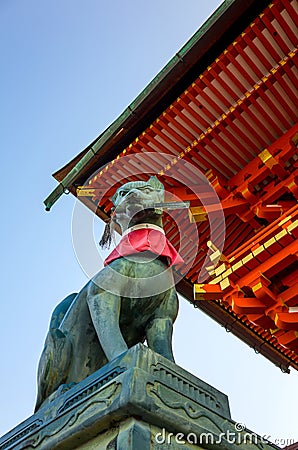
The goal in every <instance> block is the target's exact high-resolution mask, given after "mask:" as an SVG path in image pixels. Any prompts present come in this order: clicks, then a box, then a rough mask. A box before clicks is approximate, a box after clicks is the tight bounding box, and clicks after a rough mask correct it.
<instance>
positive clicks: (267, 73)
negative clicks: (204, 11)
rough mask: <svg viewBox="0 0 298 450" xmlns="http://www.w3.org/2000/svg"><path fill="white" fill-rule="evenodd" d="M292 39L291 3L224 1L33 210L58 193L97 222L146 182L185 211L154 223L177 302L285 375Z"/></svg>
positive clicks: (292, 245) (294, 175)
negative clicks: (174, 258)
mask: <svg viewBox="0 0 298 450" xmlns="http://www.w3.org/2000/svg"><path fill="white" fill-rule="evenodd" d="M297 37H298V32H297V3H296V2H295V1H294V0H292V1H289V0H274V1H272V2H270V1H267V0H258V1H256V0H249V1H246V2H243V1H241V0H232V1H225V2H223V4H222V5H221V6H220V7H219V8H218V9H217V10H216V11H215V12H214V14H213V15H212V16H211V17H210V19H209V20H208V21H207V22H206V23H205V24H204V25H203V26H202V27H201V28H200V29H199V30H198V31H197V33H196V34H195V35H194V36H193V37H192V38H191V39H190V40H189V42H187V43H186V44H185V46H184V47H183V48H182V49H181V50H180V51H179V52H177V54H176V55H175V56H174V57H173V58H172V60H171V61H170V62H169V63H168V64H167V65H166V66H165V67H164V69H163V70H162V71H161V72H160V73H159V74H158V75H157V76H156V77H155V79H154V80H153V81H152V82H151V83H150V84H149V85H148V86H147V87H146V88H145V89H144V90H143V92H141V94H140V95H139V96H138V97H137V98H136V99H135V100H134V101H133V102H132V103H131V105H129V106H128V107H127V109H126V110H125V111H124V112H123V113H122V114H121V115H120V117H118V119H117V120H115V122H114V123H112V125H111V126H110V127H109V128H108V129H107V130H106V131H105V132H103V133H102V134H101V135H100V136H98V138H97V139H95V140H94V141H93V142H92V143H91V144H90V145H88V147H87V148H86V149H85V150H83V151H82V152H81V153H80V154H79V155H78V156H76V157H75V158H74V159H73V160H72V161H71V162H69V163H68V164H67V165H66V166H65V167H63V168H62V169H61V170H59V171H58V172H56V173H55V174H54V177H55V178H56V179H57V181H58V182H59V185H58V186H57V188H56V189H55V191H54V192H53V193H52V194H51V195H50V196H49V197H48V199H47V200H46V201H45V204H46V208H47V209H50V208H51V206H52V205H53V204H54V203H55V201H56V200H57V199H58V198H59V197H60V195H62V193H63V192H65V190H69V191H70V192H71V193H72V194H73V195H75V196H77V197H78V198H79V199H80V200H81V201H82V202H83V203H84V204H86V205H87V206H88V207H89V208H90V209H92V211H95V213H96V214H97V215H98V216H99V217H100V218H101V219H103V220H107V219H108V218H109V216H110V213H111V207H112V203H111V200H110V197H111V195H112V193H113V192H114V191H115V188H116V187H118V186H119V185H120V184H121V183H123V182H124V181H133V180H141V179H147V178H148V174H156V175H158V177H159V179H160V181H162V182H163V183H164V185H165V188H166V192H167V199H168V201H173V199H174V200H176V201H177V200H178V201H183V202H189V217H188V219H187V220H186V216H185V211H182V210H181V211H180V212H176V214H175V217H174V216H173V214H168V215H167V216H166V220H165V230H166V235H167V237H168V238H169V239H170V241H171V243H172V244H173V245H174V246H175V247H176V248H177V249H178V248H179V249H180V253H181V255H182V257H183V258H184V261H185V265H184V266H183V267H181V268H178V269H177V276H178V282H177V289H178V291H179V293H180V294H181V295H183V296H184V297H186V298H187V299H188V300H189V301H190V302H192V303H193V304H194V305H195V306H197V307H198V308H200V309H201V310H203V311H204V312H205V313H207V314H208V315H209V316H211V317H212V318H213V319H214V320H216V321H217V322H218V323H219V324H221V325H223V326H224V327H226V329H227V330H228V331H230V332H232V333H233V334H235V335H236V336H237V337H239V338H240V339H242V340H243V341H244V342H246V343H247V344H248V345H249V346H251V347H253V348H254V349H255V351H256V352H260V353H261V354H263V355H264V356H265V357H266V358H268V359H269V360H270V361H272V362H273V363H274V364H276V365H278V366H279V367H280V368H281V369H282V370H283V371H289V367H290V366H292V367H294V368H296V369H297V368H298V281H297V280H298V265H297V254H298V253H297V252H298V243H297V237H298V206H297V199H298V161H297V160H298V153H297V141H298V124H297V105H298V101H297V85H298V83H297ZM138 164H139V165H141V166H142V169H143V170H144V167H145V168H146V173H143V172H142V170H140V171H139V172H136V165H138ZM177 173H178V174H179V177H177ZM178 178H179V179H178ZM224 234H225V236H224ZM211 235H212V236H211ZM194 249H196V253H195V254H194ZM206 255H207V258H206Z"/></svg>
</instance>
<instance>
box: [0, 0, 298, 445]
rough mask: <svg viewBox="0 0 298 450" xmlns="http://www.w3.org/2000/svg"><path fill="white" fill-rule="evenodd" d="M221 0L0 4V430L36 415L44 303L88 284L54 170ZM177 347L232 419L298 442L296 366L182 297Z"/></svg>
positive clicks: (69, 202)
mask: <svg viewBox="0 0 298 450" xmlns="http://www.w3.org/2000/svg"><path fill="white" fill-rule="evenodd" d="M219 4H220V1H218V0H209V1H208V2H205V1H198V0H183V1H182V0H152V1H151V2H148V1H145V0H130V1H128V2H124V1H120V0H114V1H108V0H106V1H104V0H86V1H84V2H81V1H78V0H43V1H40V0H26V2H24V1H21V0H1V2H0V48H1V63H2V65H1V66H2V67H1V72H0V81H1V84H0V86H1V103H0V105H1V125H0V128H1V141H2V143H1V144H2V149H1V158H2V161H1V168H2V170H1V172H2V213H1V226H2V231H1V235H0V237H1V252H2V258H1V264H2V268H1V275H2V283H1V284H2V299H1V315H0V321H1V323H0V348H1V371H0V405H1V410H0V434H3V433H4V432H6V431H8V430H9V429H11V428H12V427H13V426H15V425H17V424H18V423H19V422H21V421H22V420H24V419H26V418H27V417H28V416H30V415H31V414H32V410H33V407H34V403H35V395H36V381H35V380H36V370H37V364H38V360H39V356H40V353H41V351H42V347H43V342H44V338H45V335H46V332H47V327H48V323H49V319H50V315H51V311H52V310H53V308H54V307H55V305H56V304H57V303H58V301H60V300H61V299H62V298H64V297H65V296H66V295H67V294H69V293H71V292H75V291H77V290H78V289H80V288H81V287H82V286H83V285H84V284H85V283H86V280H87V279H86V276H85V275H84V273H83V271H82V270H81V268H80V265H79V264H78V262H77V260H76V257H75V253H74V250H73V247H72V238H71V219H72V210H73V207H74V203H75V202H74V198H72V197H71V196H68V197H67V196H63V198H61V199H60V200H59V201H58V203H57V204H56V205H55V206H54V207H53V209H52V211H51V212H50V213H46V212H45V211H44V208H43V203H42V202H43V200H44V198H45V197H46V196H47V195H48V194H49V193H50V191H51V190H52V189H53V188H54V187H55V185H56V183H55V181H54V179H53V178H52V177H51V173H53V172H54V171H55V170H57V169H58V168H59V167H61V166H62V165H64V164H65V163H66V162H68V161H69V160H70V159H72V157H73V156H75V155H76V154H77V153H79V152H80V151H81V150H82V149H83V148H85V147H86V146H87V144H88V143H89V142H90V141H92V140H93V139H94V138H95V137H96V136H97V135H99V134H100V133H101V132H102V131H103V130H104V129H105V128H107V127H108V126H109V125H110V124H111V122H112V121H114V120H115V119H116V118H117V117H118V115H119V114H120V113H121V112H122V110H123V109H124V108H125V107H126V106H128V104H129V103H130V102H131V101H133V100H134V99H135V97H136V96H137V95H138V94H139V92H140V91H141V90H142V89H143V88H144V87H145V86H146V85H147V84H148V82H149V81H150V80H151V79H152V78H154V76H155V75H156V74H157V73H158V72H159V71H160V70H161V69H162V67H163V66H164V65H165V64H166V63H167V62H168V61H169V60H170V58H171V57H172V56H173V55H174V54H175V53H176V52H177V51H178V50H179V49H180V48H181V47H182V45H184V44H185V42H186V41H187V40H188V38H189V37H190V36H191V35H192V34H193V33H194V32H195V31H196V30H197V29H198V28H199V26H200V25H201V24H202V23H203V22H204V21H205V20H206V19H207V18H208V16H209V15H210V14H211V13H212V12H213V10H214V9H215V8H216V7H217V6H218V5H219ZM99 228H100V227H99ZM98 237H99V236H98ZM174 351H175V356H176V362H177V363H178V364H179V365H181V366H182V367H184V368H185V369H187V370H189V371H190V372H192V373H194V374H195V375H197V376H198V377H199V378H202V379H203V380H205V381H206V382H208V383H209V384H212V385H213V386H214V387H216V388H217V389H219V390H221V391H223V392H224V393H226V394H227V395H228V396H229V400H230V407H231V411H232V417H233V419H234V420H236V421H239V422H244V423H245V424H246V425H247V427H249V428H250V429H252V430H253V431H255V432H258V433H260V434H261V435H264V434H266V435H267V436H269V435H270V436H271V438H272V439H286V438H289V439H290V438H293V439H296V440H298V434H297V433H298V431H297V427H295V423H294V419H295V417H296V415H297V401H298V394H297V392H298V390H297V373H296V372H295V371H293V370H292V371H291V375H285V374H282V373H281V372H280V370H279V369H278V368H276V367H275V366H274V365H272V364H271V363H269V362H268V361H267V360H265V359H264V358H263V357H262V356H261V355H256V354H255V353H254V351H253V350H252V349H250V348H248V347H247V346H246V345H245V344H243V343H242V342H241V341H239V340H238V339H236V338H234V337H233V336H232V335H231V334H228V333H226V332H225V330H224V329H223V328H221V327H220V326H219V325H217V324H216V323H215V322H213V321H212V320H211V319H209V317H207V316H205V315H204V314H203V313H201V312H200V311H199V310H197V309H196V310H195V309H194V308H193V307H192V306H191V305H189V304H188V303H187V302H186V301H185V300H183V299H181V304H180V314H179V318H178V320H177V322H176V327H175V336H174Z"/></svg>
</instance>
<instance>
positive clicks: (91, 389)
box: [0, 344, 278, 450]
mask: <svg viewBox="0 0 298 450" xmlns="http://www.w3.org/2000/svg"><path fill="white" fill-rule="evenodd" d="M237 428H239V425H236V428H235V422H234V421H233V420H232V419H231V415H230V409H229V402H228V398H227V396H226V395H224V394H222V393H221V392H219V391H217V390H216V389H214V388H213V387H212V386H209V385H208V384H207V383H205V382H203V381H202V380H200V379H198V378H196V377H195V376H193V375H192V374H190V373H188V372H187V371H185V370H184V369H182V368H181V367H179V366H177V365H176V364H173V363H172V362H170V361H168V360H167V359H165V358H163V357H162V356H160V355H158V354H157V353H154V352H152V351H151V350H149V349H148V348H147V347H146V346H144V345H142V344H138V345H136V346H135V347H133V348H131V349H130V350H128V351H127V352H126V353H124V354H123V355H121V356H120V357H118V358H117V359H115V360H114V361H112V362H111V363H109V364H107V365H106V366H105V367H103V368H102V369H100V370H98V371H97V372H95V373H94V374H93V375H91V376H90V377H88V378H86V379H85V380H84V381H82V382H81V383H79V384H77V385H75V386H74V387H73V388H71V389H69V390H68V391H67V392H65V393H64V394H61V395H60V396H59V397H58V398H56V399H55V400H53V401H52V402H51V403H50V404H48V405H45V406H44V407H42V408H41V409H40V410H39V411H38V412H37V413H36V414H34V415H33V416H31V417H29V418H28V419H27V420H25V421H24V422H23V423H21V424H20V425H18V426H17V427H16V428H14V429H13V430H12V431H10V432H9V433H7V434H6V435H4V436H3V437H2V438H1V439H0V450H9V449H10V450H11V449H14V450H21V449H22V450H25V449H26V450H32V449H42V450H53V449H57V450H58V449H69V450H73V449H81V450H87V449H88V450H91V449H92V450H93V449H94V450H95V449H99V450H105V449H109V450H111V449H117V450H130V449H133V450H149V449H150V450H152V449H177V450H178V449H179V450H182V449H194V448H196V449H200V448H214V449H223V448H226V449H236V448H237V449H245V450H250V449H257V448H262V449H273V448H278V447H276V446H273V445H272V444H268V443H264V442H262V439H261V437H259V436H257V435H256V434H255V433H252V432H251V431H249V430H240V431H239V432H238V430H237ZM240 428H241V427H240Z"/></svg>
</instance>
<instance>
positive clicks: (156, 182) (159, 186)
mask: <svg viewBox="0 0 298 450" xmlns="http://www.w3.org/2000/svg"><path fill="white" fill-rule="evenodd" d="M148 184H150V186H152V187H153V188H154V189H157V190H159V191H160V190H164V185H163V184H162V183H161V182H160V181H159V179H158V178H157V177H156V176H155V175H154V176H152V177H150V178H149V180H148Z"/></svg>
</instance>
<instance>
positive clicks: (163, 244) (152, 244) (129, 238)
mask: <svg viewBox="0 0 298 450" xmlns="http://www.w3.org/2000/svg"><path fill="white" fill-rule="evenodd" d="M137 227H138V226H137ZM137 227H135V228H137ZM144 251H150V252H152V253H154V254H156V255H159V256H165V257H166V258H168V261H169V265H170V266H172V265H174V264H182V263H183V262H184V261H183V259H182V258H181V256H180V255H179V253H178V252H177V251H176V249H175V248H174V247H173V245H172V244H171V243H170V241H169V240H168V239H167V238H166V236H165V235H164V231H163V230H162V229H160V230H159V229H157V227H154V228H153V227H152V228H150V226H149V225H148V226H145V227H142V228H137V229H134V227H132V229H131V231H129V229H128V230H127V231H126V232H125V233H124V234H123V236H122V239H121V241H120V242H119V244H118V245H117V246H116V247H115V248H114V250H113V251H112V253H110V254H109V256H108V257H107V258H106V259H105V261H104V264H105V266H106V265H107V264H110V263H111V262H112V261H114V259H118V258H122V257H123V256H128V255H132V254H135V253H139V252H144Z"/></svg>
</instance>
